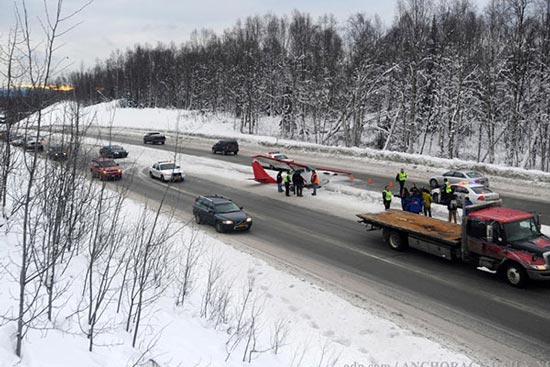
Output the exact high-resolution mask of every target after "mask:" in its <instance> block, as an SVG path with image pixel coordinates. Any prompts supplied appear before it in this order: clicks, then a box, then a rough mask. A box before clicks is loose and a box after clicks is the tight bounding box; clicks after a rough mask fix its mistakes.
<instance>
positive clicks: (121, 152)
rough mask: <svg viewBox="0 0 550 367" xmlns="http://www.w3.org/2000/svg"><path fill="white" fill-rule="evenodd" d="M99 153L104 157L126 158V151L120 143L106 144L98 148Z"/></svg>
mask: <svg viewBox="0 0 550 367" xmlns="http://www.w3.org/2000/svg"><path fill="white" fill-rule="evenodd" d="M99 155H100V156H102V157H106V158H126V157H128V151H127V150H126V149H124V148H123V147H121V146H120V145H106V146H104V147H102V148H101V149H100V150H99Z"/></svg>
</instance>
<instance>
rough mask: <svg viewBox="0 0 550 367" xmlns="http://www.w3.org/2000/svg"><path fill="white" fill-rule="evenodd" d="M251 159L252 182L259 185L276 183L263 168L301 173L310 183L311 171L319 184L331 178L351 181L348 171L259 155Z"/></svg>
mask: <svg viewBox="0 0 550 367" xmlns="http://www.w3.org/2000/svg"><path fill="white" fill-rule="evenodd" d="M251 158H252V159H253V160H252V170H253V171H254V180H256V181H258V182H261V183H277V181H276V180H275V179H274V178H273V177H271V176H270V175H269V174H268V173H267V172H266V170H265V169H264V168H268V169H270V170H276V171H278V170H283V171H302V176H303V177H304V180H305V181H306V182H309V181H310V179H311V173H312V171H313V170H316V171H317V174H318V175H319V180H320V181H321V182H320V183H321V184H326V183H328V182H329V178H330V177H331V176H343V177H347V178H349V179H350V180H351V181H353V173H352V172H350V171H343V170H338V169H333V168H328V167H313V166H311V165H307V164H303V163H298V162H295V161H292V160H287V159H285V160H282V159H277V158H272V157H269V156H266V155H261V154H258V155H254V156H252V157H251ZM322 175H324V176H325V177H323V176H322Z"/></svg>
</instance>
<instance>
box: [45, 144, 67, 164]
mask: <svg viewBox="0 0 550 367" xmlns="http://www.w3.org/2000/svg"><path fill="white" fill-rule="evenodd" d="M48 158H49V159H51V160H52V161H64V160H66V159H67V150H66V149H65V148H64V147H63V146H60V145H59V146H49V147H48Z"/></svg>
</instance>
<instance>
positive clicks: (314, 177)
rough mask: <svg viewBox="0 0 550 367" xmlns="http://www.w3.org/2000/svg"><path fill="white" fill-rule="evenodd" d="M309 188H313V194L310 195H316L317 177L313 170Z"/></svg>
mask: <svg viewBox="0 0 550 367" xmlns="http://www.w3.org/2000/svg"><path fill="white" fill-rule="evenodd" d="M311 186H313V193H312V194H311V195H317V186H319V176H318V175H317V172H316V171H315V170H313V171H311Z"/></svg>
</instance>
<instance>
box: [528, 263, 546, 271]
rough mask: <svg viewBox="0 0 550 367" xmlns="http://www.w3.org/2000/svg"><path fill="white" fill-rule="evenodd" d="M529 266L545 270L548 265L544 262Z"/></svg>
mask: <svg viewBox="0 0 550 367" xmlns="http://www.w3.org/2000/svg"><path fill="white" fill-rule="evenodd" d="M531 268H532V269H535V270H547V269H548V266H546V264H544V265H531Z"/></svg>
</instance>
